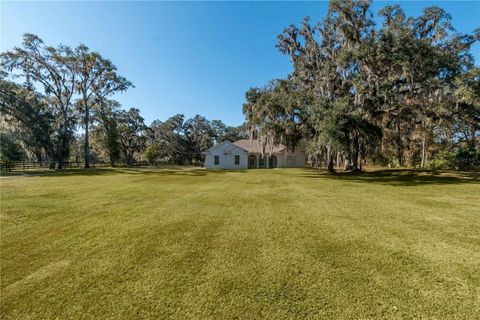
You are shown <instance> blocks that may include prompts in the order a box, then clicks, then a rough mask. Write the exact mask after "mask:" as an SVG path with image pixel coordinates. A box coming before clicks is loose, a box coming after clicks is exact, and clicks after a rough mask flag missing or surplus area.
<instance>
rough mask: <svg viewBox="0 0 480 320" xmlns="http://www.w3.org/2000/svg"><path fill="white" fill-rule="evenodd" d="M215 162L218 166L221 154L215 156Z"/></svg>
mask: <svg viewBox="0 0 480 320" xmlns="http://www.w3.org/2000/svg"><path fill="white" fill-rule="evenodd" d="M213 164H214V165H216V166H218V165H219V164H220V156H215V157H214V158H213Z"/></svg>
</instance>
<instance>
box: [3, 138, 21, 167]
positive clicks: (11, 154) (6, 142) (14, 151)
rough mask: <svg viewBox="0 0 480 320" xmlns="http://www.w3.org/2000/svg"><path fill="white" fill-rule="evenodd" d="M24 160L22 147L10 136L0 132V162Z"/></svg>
mask: <svg viewBox="0 0 480 320" xmlns="http://www.w3.org/2000/svg"><path fill="white" fill-rule="evenodd" d="M23 159H24V153H23V149H22V146H21V145H20V143H19V142H18V141H16V140H15V139H14V138H13V137H12V136H11V135H9V134H7V133H4V132H0V161H2V162H8V161H21V160H23Z"/></svg>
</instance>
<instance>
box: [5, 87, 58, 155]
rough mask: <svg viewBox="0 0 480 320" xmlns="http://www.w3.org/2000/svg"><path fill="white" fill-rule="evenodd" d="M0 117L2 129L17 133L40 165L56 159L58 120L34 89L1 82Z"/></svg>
mask: <svg viewBox="0 0 480 320" xmlns="http://www.w3.org/2000/svg"><path fill="white" fill-rule="evenodd" d="M0 113H1V115H2V118H3V126H6V125H8V126H10V127H11V129H14V131H16V132H17V133H18V136H19V140H20V141H22V144H23V145H24V146H25V148H26V149H27V150H28V151H29V152H31V153H33V154H34V156H35V158H36V160H37V161H40V162H42V161H43V160H44V158H45V159H46V160H49V161H50V160H52V159H54V157H55V150H54V141H52V136H53V133H54V131H55V122H54V120H55V118H54V116H53V114H52V113H51V112H50V110H49V109H48V107H47V104H46V102H45V99H44V97H43V96H41V95H40V94H38V93H37V92H35V91H34V90H33V88H32V87H26V86H21V85H19V84H16V83H14V82H10V81H7V80H4V79H1V78H0ZM10 131H12V130H10Z"/></svg>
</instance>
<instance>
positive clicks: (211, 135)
mask: <svg viewBox="0 0 480 320" xmlns="http://www.w3.org/2000/svg"><path fill="white" fill-rule="evenodd" d="M0 59H1V66H2V71H1V73H0V112H1V115H2V117H1V120H0V139H1V145H2V146H1V150H0V156H1V158H2V159H1V160H2V161H15V160H34V161H38V162H44V163H48V164H49V165H50V166H51V167H52V168H55V167H56V168H58V169H61V168H62V167H63V164H64V163H65V162H68V161H78V162H80V161H81V162H83V163H84V166H85V168H88V167H89V166H90V161H92V160H93V161H104V162H109V163H110V165H112V166H113V165H115V164H116V163H124V164H127V165H131V164H133V163H134V162H137V161H140V160H143V159H147V160H148V161H149V162H151V163H160V162H164V163H175V164H191V163H196V164H199V163H200V162H201V161H202V156H203V155H202V152H204V151H205V150H206V149H208V148H210V147H211V146H213V144H214V143H216V142H219V141H223V140H225V139H228V140H234V139H238V138H240V137H243V136H244V134H243V132H244V130H243V129H242V128H241V127H229V126H226V125H225V124H224V123H223V122H222V121H220V120H213V121H209V120H207V119H206V118H205V117H202V116H200V115H196V116H194V117H193V118H191V119H185V117H184V116H183V115H175V116H173V117H171V118H169V119H168V120H166V121H164V122H162V121H159V120H156V121H154V122H153V123H152V124H151V125H150V126H147V125H146V124H145V121H144V118H143V117H142V116H141V114H140V110H139V109H137V108H130V109H127V110H125V109H123V108H122V106H121V105H120V103H119V102H117V101H115V100H114V99H113V96H114V95H115V94H116V93H119V92H124V91H126V90H128V89H129V88H131V87H133V84H132V83H131V82H130V81H128V80H127V79H126V78H124V77H122V76H121V75H119V74H118V70H117V68H116V66H115V65H114V64H113V63H112V62H111V61H110V60H108V59H105V58H104V57H102V56H101V55H100V54H99V53H98V52H93V51H91V50H90V49H89V48H88V47H87V46H85V45H83V44H81V45H79V46H78V47H76V48H71V47H68V46H65V45H59V46H57V47H52V46H48V45H46V44H45V43H44V42H43V41H42V40H41V39H40V38H39V37H38V36H36V35H33V34H25V35H24V38H23V43H22V46H21V47H17V48H14V49H13V50H11V51H7V52H4V53H2V54H1V55H0ZM80 129H83V130H80Z"/></svg>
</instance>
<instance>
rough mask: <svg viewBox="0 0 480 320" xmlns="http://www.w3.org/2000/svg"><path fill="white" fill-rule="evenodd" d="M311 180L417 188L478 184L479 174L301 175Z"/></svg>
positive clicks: (386, 172)
mask: <svg viewBox="0 0 480 320" xmlns="http://www.w3.org/2000/svg"><path fill="white" fill-rule="evenodd" d="M302 176H303V177H305V178H311V179H331V180H341V181H352V182H361V183H377V184H383V185H391V186H419V185H432V184H439V185H442V184H445V185H447V184H466V183H479V184H480V172H464V171H430V170H414V169H380V170H372V171H366V172H337V173H334V174H330V173H328V172H327V171H326V170H315V169H309V170H307V172H306V174H304V175H302Z"/></svg>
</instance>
